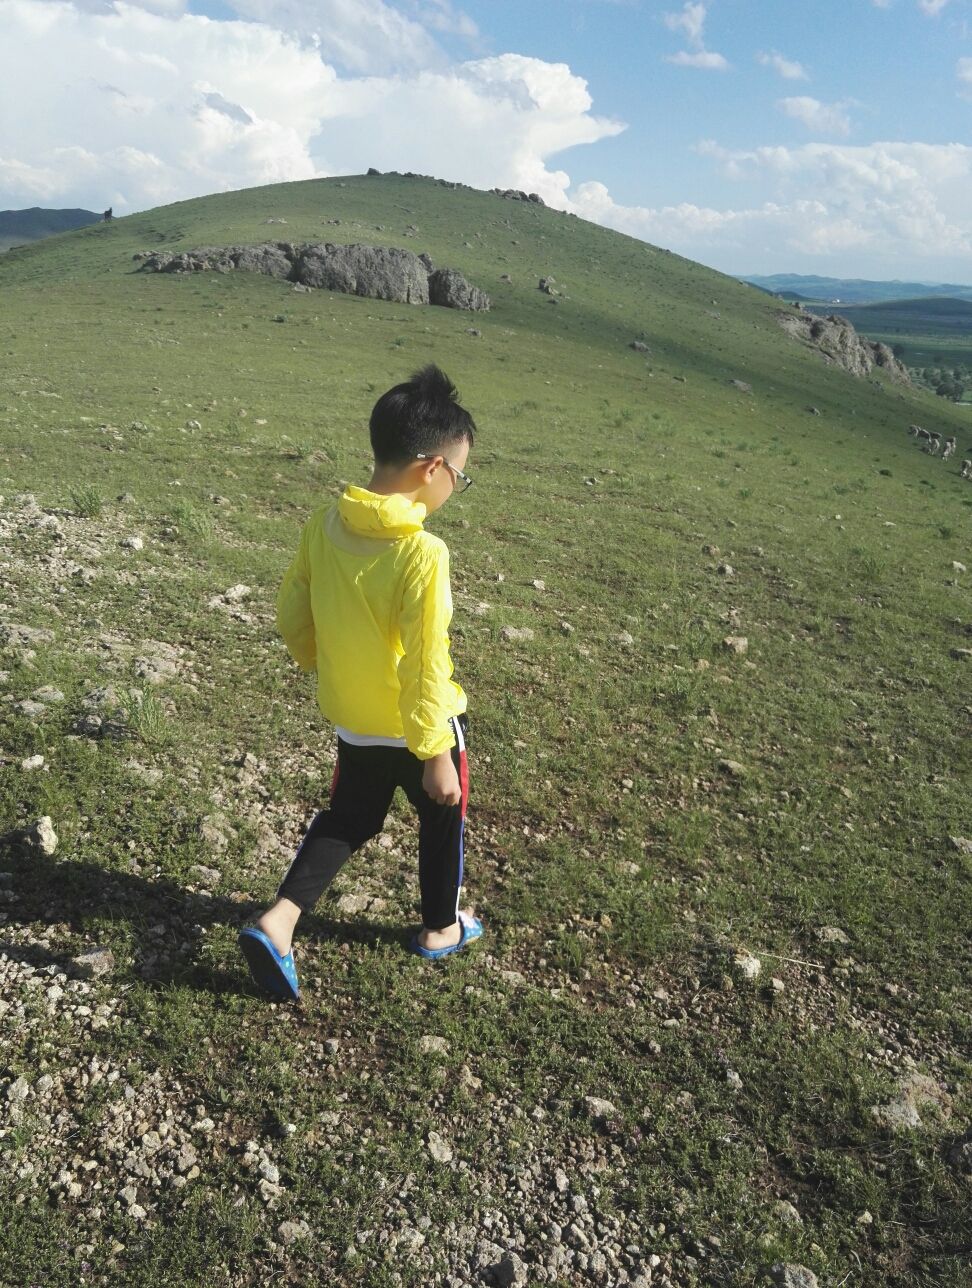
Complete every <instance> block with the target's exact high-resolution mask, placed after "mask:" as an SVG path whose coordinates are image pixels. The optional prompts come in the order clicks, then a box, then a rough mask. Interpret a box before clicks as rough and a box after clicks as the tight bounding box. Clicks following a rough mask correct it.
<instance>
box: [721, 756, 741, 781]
mask: <svg viewBox="0 0 972 1288" xmlns="http://www.w3.org/2000/svg"><path fill="white" fill-rule="evenodd" d="M716 763H717V764H718V766H719V768H720V769H721V770H722V771H723V773H726V774H731V775H732V776H733V778H742V777H743V776H744V775H745V773H746V766H745V765H741V764H740V763H739V761H738V760H726V759H721V760H719V761H717V762H716Z"/></svg>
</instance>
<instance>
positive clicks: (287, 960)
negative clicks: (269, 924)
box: [236, 926, 300, 1002]
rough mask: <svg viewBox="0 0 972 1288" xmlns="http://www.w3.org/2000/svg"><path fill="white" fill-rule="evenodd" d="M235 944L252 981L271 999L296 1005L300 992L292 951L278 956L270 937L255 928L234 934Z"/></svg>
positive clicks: (247, 928) (248, 928)
mask: <svg viewBox="0 0 972 1288" xmlns="http://www.w3.org/2000/svg"><path fill="white" fill-rule="evenodd" d="M236 942H237V943H238V944H239V946H240V951H241V952H242V953H243V956H244V957H245V958H246V964H247V965H248V966H249V968H250V974H251V975H252V976H253V979H254V981H255V982H256V983H257V984H259V985H260V987H261V988H264V989H266V991H267V992H268V993H272V994H273V995H274V997H281V998H284V999H285V1000H286V1001H289V1002H296V1000H297V998H298V997H300V989H299V987H298V985H297V969H296V967H295V966H294V954H293V950H292V949H291V951H290V952H289V953H287V955H286V956H282V955H281V954H280V953H278V952H277V950H276V948H274V946H273V942H272V941H271V939H270V937H269V936H268V935H266V934H264V932H263V931H262V930H259V929H258V928H257V927H256V926H246V927H245V928H244V929H243V930H241V931H240V933H239V935H237V938H236Z"/></svg>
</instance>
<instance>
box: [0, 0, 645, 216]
mask: <svg viewBox="0 0 972 1288" xmlns="http://www.w3.org/2000/svg"><path fill="white" fill-rule="evenodd" d="M247 2H248V3H249V2H250V0H247ZM369 2H370V0H369ZM4 16H5V28H6V30H5V35H6V36H7V39H6V40H5V41H4V42H3V44H2V45H0V86H2V87H3V89H2V91H0V92H2V93H3V94H4V95H9V96H10V97H9V101H10V103H11V104H13V103H30V104H31V111H30V112H22V113H19V116H20V117H21V118H22V119H21V121H20V125H19V128H18V131H17V133H16V135H14V134H12V133H8V135H7V136H6V138H5V140H4V141H3V142H2V143H0V206H10V207H16V206H24V205H34V204H38V203H43V204H51V203H57V204H65V205H72V206H73V205H81V206H85V207H87V208H89V209H102V208H103V207H104V206H107V205H113V206H114V207H115V209H116V211H118V212H124V211H125V210H133V209H136V210H137V209H142V208H144V207H146V206H152V205H156V204H159V203H161V202H166V201H175V200H179V199H181V198H185V197H191V196H197V195H201V194H203V193H206V192H212V191H221V190H222V191H225V190H227V189H232V188H242V187H250V186H255V185H259V184H267V183H275V182H280V181H284V180H289V179H307V178H313V177H316V176H322V175H326V174H335V173H349V172H352V173H360V172H362V171H363V170H364V169H366V168H367V167H368V166H369V165H375V166H377V167H378V168H379V169H397V170H417V171H420V172H422V173H436V174H439V175H442V176H443V177H448V178H452V179H457V180H460V181H463V182H466V183H470V184H473V185H475V186H477V187H492V186H495V185H502V186H510V187H518V188H524V189H527V190H529V191H534V192H538V193H540V195H541V196H542V197H544V199H545V200H548V201H551V202H562V201H563V200H564V193H565V192H566V190H567V189H568V187H569V185H570V177H569V175H568V174H566V173H565V172H564V171H562V170H557V169H552V168H549V167H548V166H547V164H546V162H547V159H548V158H549V157H551V156H554V155H556V154H557V153H558V152H560V151H562V150H564V149H565V148H569V147H574V146H576V145H578V144H581V143H594V142H596V141H597V140H598V139H602V138H606V137H609V136H611V135H614V134H618V133H619V132H620V131H621V130H623V129H624V125H623V124H622V123H621V122H619V121H614V120H608V119H605V118H603V117H600V116H596V115H594V114H593V112H592V110H591V109H592V106H593V105H592V102H591V97H590V94H589V93H588V90H587V85H586V83H585V81H584V80H582V79H581V78H580V77H578V76H576V75H575V74H574V73H573V72H572V71H571V70H570V68H569V67H568V66H566V65H565V64H563V63H545V62H543V61H541V60H540V59H535V58H527V57H524V56H521V55H517V54H503V55H500V56H498V57H494V58H486V59H479V60H474V61H468V62H465V63H460V64H458V65H455V66H451V67H444V68H440V67H427V68H422V69H420V70H418V71H415V72H412V73H411V74H409V75H405V74H403V73H396V74H393V75H384V76H374V75H372V76H340V75H339V74H338V73H337V71H336V70H335V69H334V67H333V66H331V65H329V64H328V63H327V62H325V61H324V60H323V59H322V57H321V52H320V49H319V48H318V47H317V46H316V45H315V44H313V43H311V42H308V41H301V40H300V39H299V38H297V37H296V36H291V35H285V34H284V33H282V32H280V31H277V30H275V29H273V28H271V27H268V26H266V25H265V24H262V23H256V22H243V21H233V22H213V21H210V20H208V19H206V18H203V17H199V16H197V15H193V14H188V13H183V14H181V15H180V16H178V17H177V18H175V19H172V18H166V17H164V16H160V15H159V14H157V13H154V12H151V11H149V10H148V9H147V8H146V7H145V6H144V5H143V6H134V5H127V4H122V3H118V4H117V5H116V6H115V7H114V8H113V9H111V10H110V11H105V10H102V9H100V8H95V7H92V5H91V4H89V5H88V7H87V8H84V9H79V8H78V7H77V6H76V5H72V4H69V3H66V2H64V0H61V2H60V3H57V2H55V0H7V4H6V8H5V12H4ZM82 69H83V70H82Z"/></svg>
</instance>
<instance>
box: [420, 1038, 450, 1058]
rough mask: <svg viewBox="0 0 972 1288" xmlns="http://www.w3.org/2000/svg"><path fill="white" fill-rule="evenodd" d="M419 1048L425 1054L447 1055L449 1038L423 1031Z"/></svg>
mask: <svg viewBox="0 0 972 1288" xmlns="http://www.w3.org/2000/svg"><path fill="white" fill-rule="evenodd" d="M418 1049H419V1050H420V1051H421V1052H422V1054H423V1055H447V1054H448V1051H449V1040H448V1038H444V1037H440V1036H439V1035H438V1034H434V1033H423V1034H422V1036H421V1037H420V1038H419V1040H418Z"/></svg>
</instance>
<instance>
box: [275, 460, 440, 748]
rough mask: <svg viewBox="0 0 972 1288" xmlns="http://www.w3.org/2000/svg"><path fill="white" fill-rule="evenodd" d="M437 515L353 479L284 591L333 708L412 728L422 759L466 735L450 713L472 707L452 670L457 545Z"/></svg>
mask: <svg viewBox="0 0 972 1288" xmlns="http://www.w3.org/2000/svg"><path fill="white" fill-rule="evenodd" d="M425 515H426V509H425V506H424V505H422V504H421V502H413V501H409V499H408V498H407V497H405V496H402V495H401V493H397V492H396V493H392V495H390V496H382V495H379V494H378V493H377V492H369V491H368V490H367V489H366V488H363V487H355V486H354V485H353V484H351V485H349V486H348V487H347V488H345V490H344V493H343V495H342V496H341V497H340V499H339V500H338V501H337V503H336V504H335V503H333V502H332V503H329V504H327V505H322V506H319V507H318V508H317V509H316V510H314V511H313V512H312V513H311V515H310V518H309V519H308V520H307V522H306V523H305V524H304V527H303V529H302V531H301V534H300V546H299V548H298V550H297V553H296V554H295V555H294V558H293V560H292V562H291V564H290V567H289V568H288V569H287V571H286V573H285V574H284V579H283V582H282V584H281V586H280V591H279V593H278V595H277V629H278V630H279V632H280V634H281V635H282V636H283V639H284V642H285V643H286V645H287V648H288V649H289V651H290V653H291V655H292V656H293V658H294V661H295V662H297V664H298V665H299V666H300V667H301V669H302V670H304V671H313V670H314V669H315V668H316V670H317V701H318V705H319V706H320V708H321V711H322V713H323V714H324V716H325V718H326V719H328V720H330V721H331V722H332V724H335V725H341V726H343V727H344V728H345V729H347V730H349V732H351V733H361V734H378V735H382V736H385V737H390V738H405V740H406V744H407V746H408V749H409V751H411V752H413V753H414V754H415V755H416V756H418V758H419V759H420V760H428V759H429V757H431V756H436V755H438V754H439V753H440V752H443V751H447V750H448V749H449V748H450V747H452V746H453V745H454V743H455V738H454V737H453V734H452V731H451V729H450V728H449V725H448V721H449V718H450V717H451V716H455V715H459V713H460V712H462V711H465V710H466V695H465V693H464V692H463V691H462V689H461V688H460V686H459V685H458V684H457V683H456V682H455V681H454V680H453V679H451V676H452V670H453V667H452V659H451V657H450V656H449V636H448V634H447V630H448V626H449V622H450V621H451V620H452V594H451V591H450V587H449V550H448V547H447V546H446V544H445V542H444V541H442V540H441V538H439V537H436V536H433V534H432V533H431V532H426V531H425V530H424V529H423V527H422V520H423V519H424V518H425Z"/></svg>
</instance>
